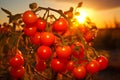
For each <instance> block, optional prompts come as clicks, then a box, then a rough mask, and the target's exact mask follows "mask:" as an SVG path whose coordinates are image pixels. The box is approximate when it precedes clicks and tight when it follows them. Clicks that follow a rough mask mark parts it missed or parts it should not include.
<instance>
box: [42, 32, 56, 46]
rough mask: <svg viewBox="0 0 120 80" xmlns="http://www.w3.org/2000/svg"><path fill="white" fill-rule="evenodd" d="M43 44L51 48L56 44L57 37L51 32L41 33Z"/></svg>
mask: <svg viewBox="0 0 120 80" xmlns="http://www.w3.org/2000/svg"><path fill="white" fill-rule="evenodd" d="M40 40H41V44H42V45H46V46H51V45H52V44H53V43H54V42H55V36H54V34H53V33H50V32H43V33H41V38H40Z"/></svg>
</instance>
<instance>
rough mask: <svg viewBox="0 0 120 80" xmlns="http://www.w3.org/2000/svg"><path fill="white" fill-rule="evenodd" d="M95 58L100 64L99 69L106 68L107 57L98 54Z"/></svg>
mask: <svg viewBox="0 0 120 80" xmlns="http://www.w3.org/2000/svg"><path fill="white" fill-rule="evenodd" d="M96 60H97V61H98V63H99V64H100V67H99V69H100V70H103V69H106V68H107V67H108V59H107V58H106V57H105V56H102V55H100V56H99V57H98V58H97V59H96Z"/></svg>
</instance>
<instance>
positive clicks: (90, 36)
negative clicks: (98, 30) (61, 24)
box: [84, 31, 95, 42]
mask: <svg viewBox="0 0 120 80" xmlns="http://www.w3.org/2000/svg"><path fill="white" fill-rule="evenodd" d="M84 38H85V40H86V42H91V41H92V40H93V39H94V38H95V33H94V32H92V31H89V32H87V33H85V34H84Z"/></svg>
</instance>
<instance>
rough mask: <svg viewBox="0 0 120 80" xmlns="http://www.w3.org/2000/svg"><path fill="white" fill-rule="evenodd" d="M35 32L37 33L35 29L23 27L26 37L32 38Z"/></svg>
mask: <svg viewBox="0 0 120 80" xmlns="http://www.w3.org/2000/svg"><path fill="white" fill-rule="evenodd" d="M36 31H37V28H36V27H33V26H32V27H27V26H26V27H25V28H24V33H25V35H27V36H33V35H34V34H35V33H36Z"/></svg>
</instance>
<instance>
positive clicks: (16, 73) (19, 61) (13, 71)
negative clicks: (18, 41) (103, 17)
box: [9, 50, 25, 79]
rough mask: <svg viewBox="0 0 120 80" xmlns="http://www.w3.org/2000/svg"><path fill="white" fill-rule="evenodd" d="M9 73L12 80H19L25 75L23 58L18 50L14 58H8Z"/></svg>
mask: <svg viewBox="0 0 120 80" xmlns="http://www.w3.org/2000/svg"><path fill="white" fill-rule="evenodd" d="M9 65H10V68H9V72H10V75H11V76H12V77H13V78H14V79H19V78H21V77H23V76H24V74H25V68H24V66H23V65H24V58H23V56H22V54H21V52H20V51H19V50H17V51H16V54H15V56H13V57H12V58H10V60H9Z"/></svg>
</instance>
